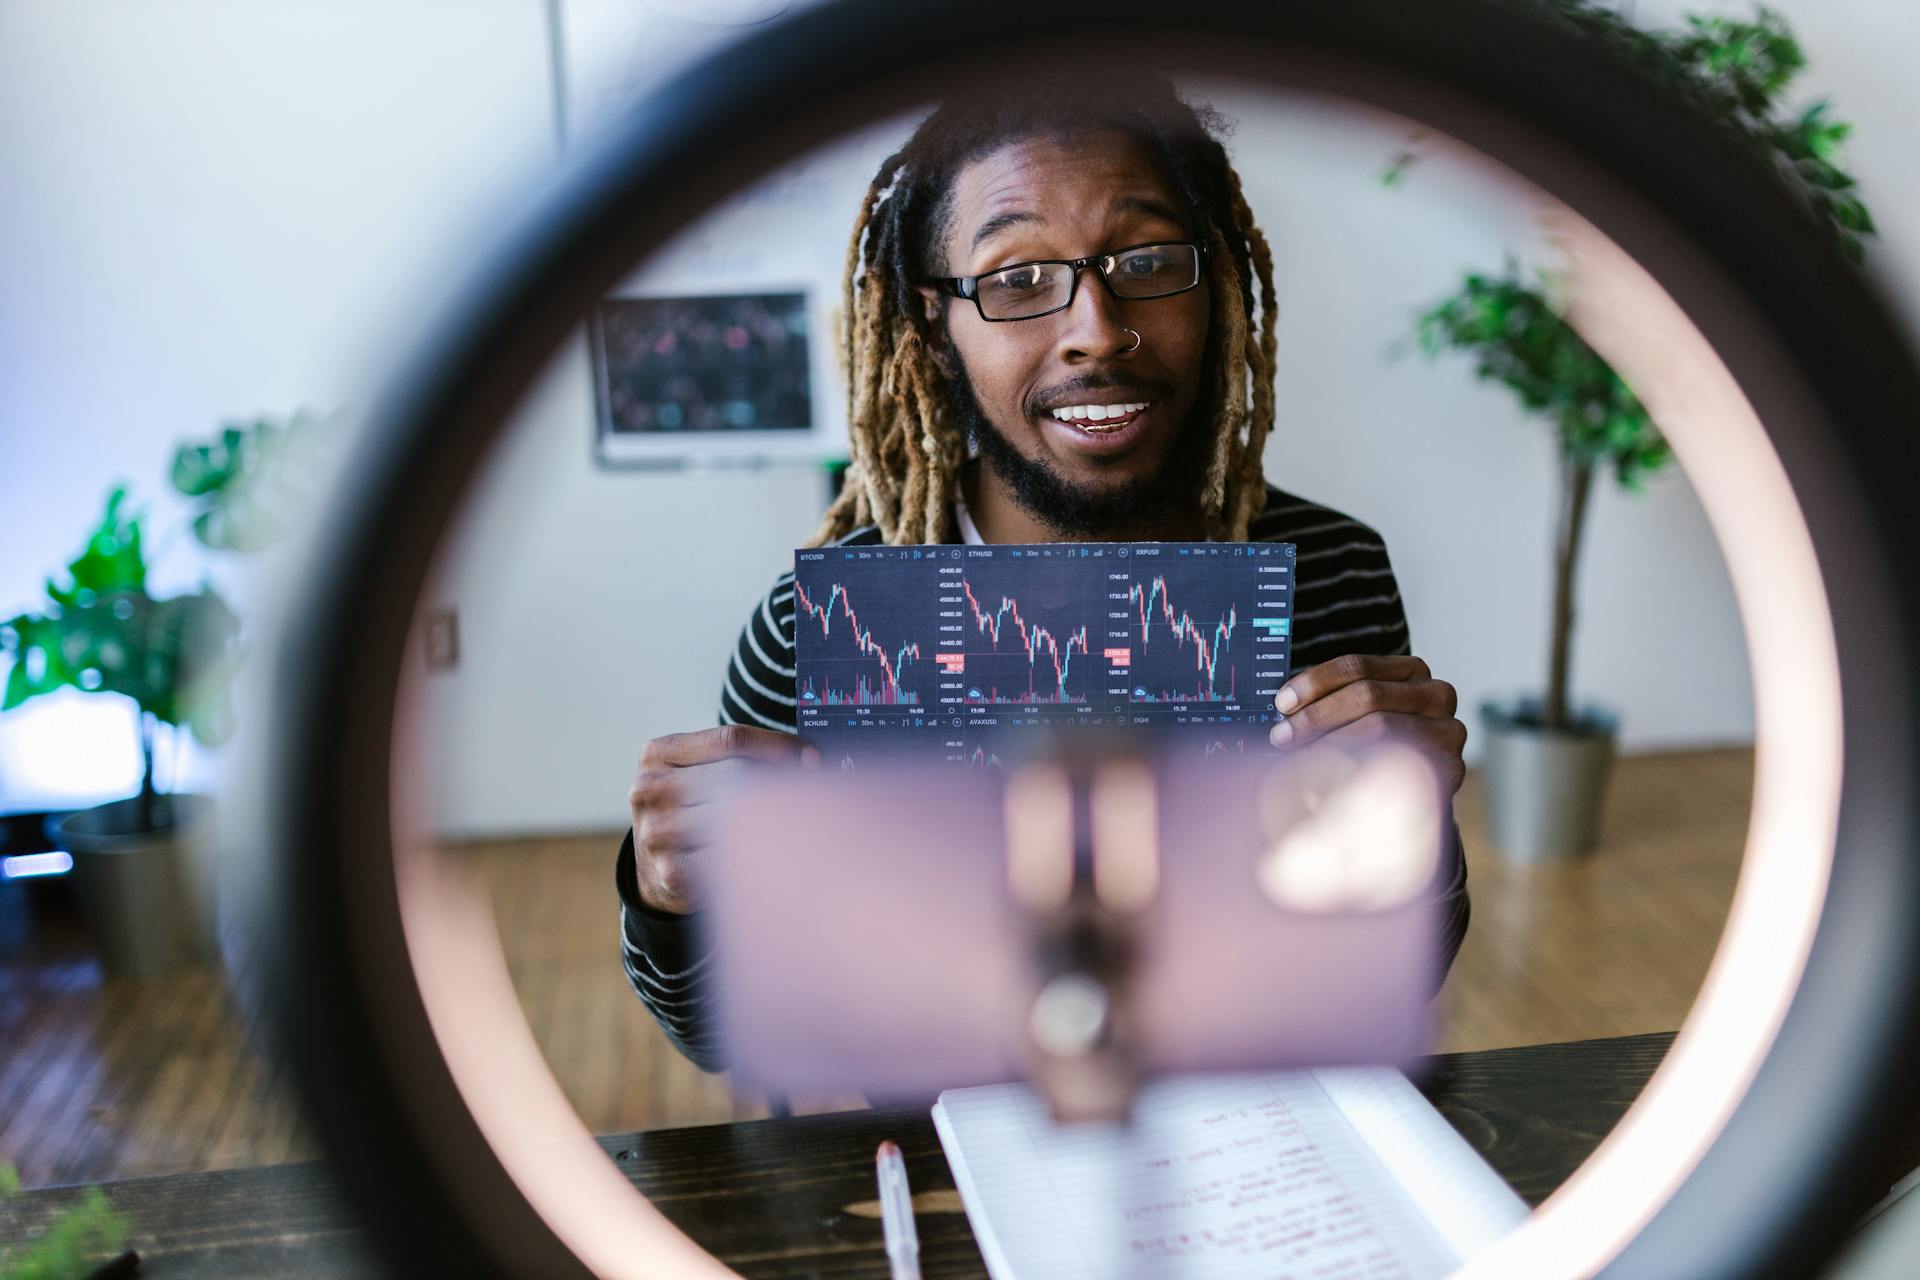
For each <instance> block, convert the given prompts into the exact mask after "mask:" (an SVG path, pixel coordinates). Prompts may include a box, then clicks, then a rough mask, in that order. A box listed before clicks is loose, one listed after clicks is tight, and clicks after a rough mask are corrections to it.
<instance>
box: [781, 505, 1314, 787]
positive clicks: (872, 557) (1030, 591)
mask: <svg viewBox="0 0 1920 1280" xmlns="http://www.w3.org/2000/svg"><path fill="white" fill-rule="evenodd" d="M1294 555H1295V551H1294V548H1293V547H1292V546H1291V545H1288V544H1284V543H1268V544H1257V545H1248V544H1220V543H1053V544H1038V545H1031V546H1029V545H1025V544H1022V545H1019V546H1011V545H987V546H981V545H972V546H964V547H962V546H919V547H914V546H907V547H895V546H866V547H821V548H803V549H802V550H800V551H798V552H796V553H795V563H794V588H793V603H792V609H793V617H792V626H793V635H794V711H795V726H796V728H797V729H798V731H799V732H800V733H801V735H802V736H803V737H805V738H807V740H808V741H809V742H811V743H813V744H814V745H815V746H816V747H818V748H819V749H820V751H821V753H822V755H823V756H825V757H826V758H827V759H829V760H835V761H844V762H848V763H849V764H851V763H852V762H856V761H858V762H862V763H864V762H865V761H868V760H874V761H881V760H886V759H902V758H907V757H909V756H912V755H916V754H918V753H921V752H926V753H927V754H929V755H932V756H934V757H936V758H939V759H942V760H945V761H948V762H951V763H952V764H954V765H956V766H960V767H968V768H973V769H982V768H988V769H991V768H998V767H1002V761H1009V762H1015V761H1018V760H1021V759H1025V758H1028V757H1030V756H1031V754H1032V753H1033V752H1035V751H1042V752H1044V751H1048V750H1052V749H1054V745H1055V744H1056V743H1058V742H1063V741H1066V740H1067V739H1068V738H1070V737H1071V736H1072V735H1074V734H1080V733H1098V734H1121V733H1125V734H1138V733H1152V732H1159V731H1165V733H1166V735H1167V739H1166V740H1167V741H1169V742H1171V741H1173V740H1174V739H1176V738H1178V739H1180V740H1181V741H1183V742H1186V743H1188V744H1190V749H1191V750H1192V751H1193V752H1194V753H1195V754H1199V753H1201V752H1203V751H1204V752H1205V753H1206V754H1208V755H1213V754H1220V753H1223V752H1225V753H1230V754H1240V753H1241V752H1244V751H1251V750H1254V749H1256V748H1257V747H1261V746H1264V741H1265V736H1266V729H1265V728H1255V727H1254V726H1262V725H1265V724H1267V723H1269V722H1271V720H1272V719H1273V704H1272V699H1273V695H1274V693H1275V692H1276V691H1277V690H1278V689H1279V687H1280V685H1281V684H1282V683H1283V682H1284V681H1285V679H1286V677H1287V674H1288V669H1289V659H1290V655H1291V634H1292V613H1293V601H1292V591H1293V571H1294ZM779 603H780V601H779V600H778V598H777V597H776V600H775V601H774V602H772V607H774V608H777V607H778V605H779ZM782 621H783V622H784V621H785V619H782ZM750 634H751V633H750ZM1169 749H1174V748H1169ZM1178 749H1180V750H1186V749H1188V747H1180V748H1178Z"/></svg>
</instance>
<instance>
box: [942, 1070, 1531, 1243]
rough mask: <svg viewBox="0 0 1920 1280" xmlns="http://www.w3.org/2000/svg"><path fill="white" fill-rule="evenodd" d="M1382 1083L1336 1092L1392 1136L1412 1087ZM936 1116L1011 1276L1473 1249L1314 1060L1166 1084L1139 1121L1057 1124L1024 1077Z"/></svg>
mask: <svg viewBox="0 0 1920 1280" xmlns="http://www.w3.org/2000/svg"><path fill="white" fill-rule="evenodd" d="M1329 1074H1333V1073H1329ZM1395 1074H1397V1073H1395ZM1402 1083H1405V1081H1404V1078H1402ZM1369 1084H1373V1082H1368V1081H1365V1080H1361V1081H1357V1082H1356V1081H1352V1080H1346V1079H1339V1080H1336V1085H1335V1087H1336V1089H1341V1090H1342V1092H1343V1101H1344V1103H1345V1104H1346V1105H1347V1106H1351V1107H1354V1108H1355V1109H1356V1111H1357V1112H1359V1113H1361V1114H1362V1115H1363V1122H1365V1123H1368V1124H1369V1125H1370V1126H1372V1127H1373V1128H1375V1129H1377V1130H1382V1131H1384V1130H1385V1129H1386V1128H1387V1127H1389V1126H1390V1124H1391V1116H1392V1115H1393V1114H1394V1110H1393V1108H1394V1107H1395V1106H1396V1105H1397V1100H1396V1099H1394V1098H1393V1097H1392V1094H1391V1091H1390V1090H1383V1089H1382V1088H1381V1087H1379V1086H1378V1085H1377V1084H1374V1085H1373V1087H1372V1089H1371V1093H1369V1090H1368V1089H1367V1088H1366V1087H1365V1086H1367V1085H1369ZM1407 1088H1408V1089H1409V1091H1411V1090H1412V1086H1411V1085H1408V1086H1407ZM1414 1096H1415V1097H1416V1098H1418V1094H1417V1092H1416V1093H1415V1095H1414ZM1420 1103H1421V1105H1422V1106H1426V1105H1427V1104H1426V1103H1425V1100H1424V1099H1420ZM1427 1109H1428V1111H1429V1112H1432V1108H1431V1107H1428V1108H1427ZM933 1118H934V1124H935V1126H936V1127H937V1128H938V1130H939V1133H940V1141H941V1145H942V1146H943V1147H944V1148H945V1149H946V1154H947V1161H948V1163H949V1164H950V1165H951V1166H952V1168H953V1173H954V1180H955V1182H956V1184H957V1185H958V1186H959V1189H960V1195H961V1199H962V1200H963V1202H964V1203H965V1205H966V1210H967V1218H968V1221H969V1222H970V1223H971V1224H972V1226H973V1232H974V1236H975V1238H976V1239H977V1240H978V1241H979V1244H980V1252H981V1254H982V1256H983V1258H984V1259H985V1261H986V1264H987V1270H988V1271H989V1272H990V1273H991V1274H992V1276H993V1277H994V1280H1036V1278H1039V1277H1044V1278H1046V1280H1054V1278H1056V1277H1058V1278H1059V1280H1112V1278H1113V1277H1150V1278H1152V1280H1166V1278H1169V1277H1175V1276H1180V1277H1189V1276H1190V1277H1200V1278H1203V1280H1272V1278H1273V1277H1275V1276H1281V1275H1284V1276H1292V1277H1298V1278H1299V1280H1428V1278H1429V1277H1439V1276H1444V1275H1446V1274H1447V1273H1448V1272H1450V1271H1452V1270H1453V1269H1454V1268H1455V1267H1457V1266H1458V1265H1459V1262H1460V1261H1461V1258H1462V1256H1463V1255H1462V1254H1460V1253H1458V1252H1456V1247H1455V1245H1454V1244H1452V1243H1450V1242H1449V1238H1448V1237H1449V1234H1450V1233H1449V1232H1445V1231H1442V1230H1440V1229H1436V1226H1435V1225H1434V1224H1433V1223H1430V1222H1429V1221H1428V1217H1427V1212H1426V1211H1423V1207H1422V1205H1421V1204H1420V1203H1417V1202H1416V1200H1415V1199H1414V1197H1413V1196H1412V1195H1410V1194H1409V1192H1408V1191H1407V1190H1406V1189H1404V1188H1403V1187H1402V1185H1401V1184H1400V1182H1399V1181H1398V1179H1397V1178H1396V1176H1395V1175H1394V1174H1393V1173H1390V1172H1389V1170H1388V1166H1387V1164H1386V1163H1384V1162H1383V1161H1382V1160H1381V1159H1380V1158H1379V1157H1378V1156H1376V1155H1375V1154H1374V1152H1373V1151H1372V1150H1371V1149H1370V1147H1369V1145H1368V1141H1367V1140H1366V1139H1364V1138H1362V1136H1361V1135H1360V1133H1359V1132H1358V1131H1357V1130H1356V1129H1355V1127H1354V1125H1353V1124H1352V1123H1351V1122H1350V1121H1349V1119H1348V1117H1347V1115H1346V1114H1345V1112H1344V1111H1343V1110H1342V1107H1341V1106H1340V1105H1336V1103H1335V1101H1334V1100H1333V1098H1332V1097H1331V1096H1329V1094H1328V1092H1327V1090H1326V1089H1325V1088H1324V1087H1323V1085H1322V1083H1321V1081H1320V1080H1318V1079H1317V1078H1316V1077H1315V1076H1314V1075H1313V1074H1311V1073H1307V1072H1292V1073H1275V1074H1270V1075H1260V1076H1211V1077H1188V1078H1183V1079H1178V1080H1169V1081H1162V1082H1158V1083H1155V1084H1152V1085H1149V1086H1147V1087H1146V1088H1145V1089H1143V1090H1142V1091H1141V1094H1140V1097H1139V1098H1138V1100H1137V1102H1136V1105H1135V1109H1134V1123H1133V1124H1132V1125H1131V1126H1128V1127H1124V1128H1123V1127H1120V1126H1075V1127H1067V1128H1061V1127H1056V1126H1054V1125H1053V1123H1052V1122H1051V1121H1050V1120H1049V1118H1048V1116H1047V1112H1046V1107H1045V1105H1044V1104H1043V1103H1042V1102H1041V1101H1040V1100H1039V1098H1038V1097H1037V1096H1036V1095H1035V1094H1034V1093H1033V1092H1032V1091H1031V1090H1029V1089H1028V1088H1026V1087H1025V1086H1022V1085H993V1086H987V1087H984V1088H977V1089H957V1090H950V1091H948V1092H947V1093H944V1094H942V1095H941V1096H940V1101H939V1103H938V1105H936V1106H935V1107H934V1113H933ZM1433 1118H1434V1119H1435V1120H1436V1121H1438V1122H1439V1123H1440V1125H1441V1127H1442V1128H1446V1124H1445V1121H1443V1120H1440V1119H1439V1116H1438V1114H1437V1113H1434V1114H1433ZM1448 1132H1449V1133H1451V1132H1452V1131H1451V1130H1450V1129H1449V1130H1448ZM1433 1136H1434V1135H1430V1134H1423V1135H1422V1136H1421V1137H1420V1138H1419V1139H1417V1140H1416V1139H1413V1138H1404V1139H1395V1140H1394V1144H1393V1145H1394V1147H1395V1153H1396V1160H1397V1162H1398V1163H1399V1164H1402V1165H1406V1166H1409V1167H1411V1166H1412V1165H1414V1164H1416V1163H1419V1162H1420V1161H1421V1160H1422V1159H1423V1157H1422V1155H1421V1153H1422V1152H1423V1151H1427V1152H1428V1155H1429V1156H1431V1154H1432V1152H1431V1151H1430V1150H1429V1148H1433V1147H1435V1145H1436V1144H1435V1143H1434V1142H1433V1140H1432V1139H1433ZM1454 1141H1455V1142H1456V1143H1458V1144H1459V1146H1460V1148H1461V1149H1462V1150H1464V1151H1466V1154H1467V1156H1468V1157H1470V1158H1471V1159H1473V1160H1475V1161H1478V1159H1479V1157H1478V1156H1476V1155H1474V1154H1473V1152H1472V1150H1471V1149H1470V1148H1467V1147H1466V1144H1465V1143H1464V1142H1462V1141H1460V1139H1459V1138H1458V1137H1457V1136H1456V1137H1455V1139H1454ZM1483 1167H1484V1166H1483ZM1446 1176H1447V1175H1446V1174H1445V1173H1443V1172H1434V1173H1433V1174H1432V1176H1430V1177H1427V1178H1426V1181H1427V1183H1429V1184H1430V1185H1429V1186H1428V1188H1427V1189H1426V1190H1425V1191H1424V1192H1423V1195H1424V1196H1425V1198H1426V1199H1427V1200H1428V1201H1429V1202H1433V1203H1437V1201H1435V1198H1434V1191H1433V1188H1434V1187H1437V1186H1440V1185H1441V1184H1442V1183H1443V1181H1444V1179H1445V1177H1446ZM1488 1176H1492V1175H1491V1172H1490V1171H1488ZM1494 1181H1495V1182H1496V1183H1498V1179H1497V1178H1495V1179H1494ZM1500 1190H1501V1191H1502V1192H1504V1193H1505V1195H1506V1196H1507V1197H1509V1198H1512V1192H1510V1191H1506V1189H1505V1187H1504V1186H1501V1187H1500ZM1469 1198H1472V1197H1471V1195H1469ZM1518 1203H1519V1202H1518V1200H1517V1199H1513V1204H1516V1205H1517V1204H1518ZM1476 1212H1477V1213H1478V1211H1476ZM1524 1215H1525V1208H1524V1206H1521V1208H1520V1216H1522V1217H1524ZM1486 1216H1488V1215H1487V1214H1485V1213H1478V1217H1486ZM1476 1220H1477V1219H1476ZM1451 1234H1454V1235H1460V1233H1458V1232H1453V1233H1451ZM1460 1238H1461V1239H1462V1240H1463V1241H1464V1240H1467V1239H1468V1237H1467V1236H1464V1235H1461V1236H1460ZM1473 1238H1474V1239H1477V1238H1478V1237H1477V1236H1475V1237H1473Z"/></svg>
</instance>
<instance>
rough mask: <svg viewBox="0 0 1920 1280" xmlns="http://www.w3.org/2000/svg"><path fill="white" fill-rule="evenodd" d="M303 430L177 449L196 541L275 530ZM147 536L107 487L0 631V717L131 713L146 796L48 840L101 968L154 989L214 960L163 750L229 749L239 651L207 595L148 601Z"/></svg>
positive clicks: (263, 540) (211, 927) (194, 819)
mask: <svg viewBox="0 0 1920 1280" xmlns="http://www.w3.org/2000/svg"><path fill="white" fill-rule="evenodd" d="M309 421H310V420H309V419H307V418H306V417H305V416H304V415H296V416H295V417H294V418H293V419H291V420H289V421H287V422H279V421H275V420H272V419H261V420H257V421H254V422H251V423H245V424H237V425H233V426H228V427H226V428H225V429H224V430H223V431H222V432H221V433H220V434H219V435H218V436H217V437H215V438H214V439H212V440H210V441H205V442H189V443H186V444H183V445H181V446H180V447H179V449H178V450H177V452H176V453H175V455H174V461H173V468H172V480H173V484H174V487H175V488H176V489H178V490H179V491H180V492H181V493H182V494H184V495H186V496H187V497H188V498H189V499H191V500H192V505H193V514H192V518H191V521H190V528H191V530H192V534H193V536H194V537H195V539H196V540H198V541H199V542H200V543H201V544H202V545H203V546H206V547H208V548H212V549H219V550H234V551H247V550H253V549H257V548H259V547H262V546H265V545H267V544H268V543H270V542H272V541H273V540H275V539H276V538H277V537H278V536H279V535H280V533H281V525H280V520H279V518H278V517H277V516H276V514H275V511H276V508H278V507H280V506H281V505H283V500H284V499H285V498H286V497H287V496H289V495H290V494H291V492H292V491H293V490H294V487H295V486H294V476H295V474H296V472H295V470H294V468H293V466H292V465H291V463H292V459H291V457H290V456H289V452H290V451H289V450H288V449H287V448H286V447H285V446H287V445H288V444H290V443H293V442H295V441H296V440H298V439H300V438H302V437H303V436H304V435H305V434H306V432H307V429H308V423H309ZM141 526H142V516H141V514H140V513H138V512H135V511H133V510H131V509H130V507H129V504H128V500H127V490H126V487H125V486H124V485H121V486H116V487H114V489H113V490H112V491H111V492H110V493H109V494H108V496H107V500H106V507H105V510H104V511H103V513H102V515H101V517H100V520H99V522H98V524H97V525H96V526H95V528H94V529H93V531H92V532H91V533H90V534H89V535H88V536H87V539H86V543H85V545H84V546H83V547H82V549H81V551H80V553H79V554H78V555H77V556H75V557H74V558H73V559H72V560H71V561H69V562H68V564H67V567H66V573H65V575H64V579H60V578H54V577H50V578H48V579H47V584H46V595H47V599H46V603H45V604H44V605H43V606H42V607H41V608H40V609H39V610H38V611H31V612H25V613H21V614H19V615H17V616H15V617H13V618H10V619H7V620H6V621H4V622H0V650H3V651H4V652H5V653H6V654H7V655H8V656H9V657H10V658H11V667H10V670H9V671H8V673H7V682H6V692H5V694H4V697H0V712H4V711H8V710H11V709H12V708H14V707H17V706H19V705H20V704H21V703H23V702H25V701H27V700H28V699H30V698H34V697H38V696H39V695H41V694H45V693H51V692H53V691H54V690H56V689H66V688H74V689H80V690H82V691H85V692H87V693H93V694H101V695H111V696H117V697H124V698H126V699H128V701H129V702H130V703H131V704H132V709H133V711H134V716H135V724H136V726H137V729H138V732H139V735H140V747H141V759H142V763H143V768H142V773H141V780H140V789H139V791H138V792H137V793H136V794H134V795H132V796H129V797H127V798H125V799H122V800H115V801H112V802H110V803H107V804H103V805H99V806H96V807H95V808H92V809H86V810H82V811H80V812H78V813H74V814H70V815H68V816H66V817H64V818H61V819H59V820H58V821H57V824H56V826H55V829H54V835H55V838H56V839H57V840H58V842H59V843H60V844H61V845H62V846H64V847H65V848H66V849H67V850H68V851H69V852H70V853H72V855H73V857H74V876H75V880H76V882H77V886H78V888H79V891H80V895H81V898H82V901H83V903H84V904H85V906H86V910H87V913H88V916H89V918H90V920H91V922H92V925H93V928H94V932H95V934H96V937H97V940H98V942H99V944H100V948H101V953H102V959H103V961H104V962H105V965H106V967H107V970H108V972H110V973H114V974H116V975H121V976H127V977H134V978H155V977H160V976H162V975H164V974H166V973H168V972H170V971H172V970H173V969H175V968H177V967H178V966H180V965H183V964H189V963H193V962H196V961H199V960H203V959H206V958H208V957H209V956H210V955H211V954H212V951H213V949H214V942H215V932H216V931H215V904H214V895H213V892H212V887H211V886H212V877H211V874H210V872H209V871H208V869H207V868H206V867H205V865H204V863H202V862H201V861H199V860H198V859H196V857H195V856H194V852H193V840H194V837H195V835H196V834H197V832H198V831H199V829H200V828H201V827H202V825H203V824H204V822H205V820H206V819H207V817H208V816H209V812H210V802H209V800H208V798H207V797H205V796H197V795H179V794H172V792H171V786H170V784H171V782H172V779H171V778H168V779H167V782H168V784H169V785H168V786H165V787H163V786H162V785H161V781H160V777H159V770H158V768H157V764H158V756H159V752H158V750H157V749H156V748H157V746H158V745H159V740H160V739H161V735H162V734H163V733H166V734H175V733H178V732H179V731H180V730H181V729H185V730H186V731H187V732H189V733H190V734H192V736H193V738H194V740H195V741H197V742H200V743H202V744H205V745H208V746H212V745H216V744H218V743H221V742H224V741H225V740H226V739H227V737H228V736H229V735H230V734H231V733H232V730H233V724H234V716H233V708H232V702H231V698H230V684H231V677H232V675H233V673H234V671H235V669H236V668H237V666H238V664H239V661H240V657H241V649H240V623H239V619H238V617H237V616H236V615H235V614H234V612H233V610H232V609H231V608H229V607H228V605H227V603H226V601H225V600H224V599H223V598H222V597H221V596H220V594H219V593H218V592H217V591H215V590H214V588H213V587H212V585H211V584H207V583H203V584H202V585H201V586H200V587H199V588H198V589H197V590H194V591H189V592H184V593H181V594H178V595H171V596H166V597H157V596H155V595H153V594H152V593H151V592H150V591H149V590H148V585H147V569H148V565H147V556H146V549H145V542H144V539H143V536H142V527H141Z"/></svg>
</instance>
